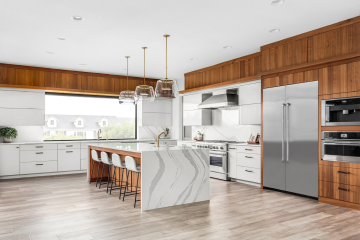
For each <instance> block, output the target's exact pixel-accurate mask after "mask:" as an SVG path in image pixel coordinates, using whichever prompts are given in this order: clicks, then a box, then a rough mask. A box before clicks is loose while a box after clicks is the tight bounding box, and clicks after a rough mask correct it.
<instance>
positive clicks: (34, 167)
mask: <svg viewBox="0 0 360 240" xmlns="http://www.w3.org/2000/svg"><path fill="white" fill-rule="evenodd" d="M49 172H57V161H47V162H26V163H20V174H34V173H49Z"/></svg>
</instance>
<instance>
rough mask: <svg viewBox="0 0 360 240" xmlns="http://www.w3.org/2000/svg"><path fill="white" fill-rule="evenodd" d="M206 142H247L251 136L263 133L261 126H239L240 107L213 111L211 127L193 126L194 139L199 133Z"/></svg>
mask: <svg viewBox="0 0 360 240" xmlns="http://www.w3.org/2000/svg"><path fill="white" fill-rule="evenodd" d="M198 131H199V132H200V133H202V134H203V139H204V140H228V141H247V140H248V139H249V137H250V135H251V134H257V133H259V134H260V132H261V125H239V107H233V108H229V109H214V110H212V125H211V126H193V127H192V138H194V136H196V134H197V132H198Z"/></svg>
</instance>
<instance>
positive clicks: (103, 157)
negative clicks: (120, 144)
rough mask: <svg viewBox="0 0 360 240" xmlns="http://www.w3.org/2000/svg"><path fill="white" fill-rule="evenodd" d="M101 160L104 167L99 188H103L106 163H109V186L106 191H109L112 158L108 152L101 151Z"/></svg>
mask: <svg viewBox="0 0 360 240" xmlns="http://www.w3.org/2000/svg"><path fill="white" fill-rule="evenodd" d="M101 161H102V163H103V168H102V172H101V179H100V186H99V189H100V188H101V184H102V183H101V182H102V177H103V174H104V166H105V164H107V165H108V181H107V188H106V192H108V191H109V181H110V167H111V166H112V165H113V164H112V160H111V158H109V156H108V154H107V153H106V152H101Z"/></svg>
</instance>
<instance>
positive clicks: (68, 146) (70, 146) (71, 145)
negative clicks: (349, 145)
mask: <svg viewBox="0 0 360 240" xmlns="http://www.w3.org/2000/svg"><path fill="white" fill-rule="evenodd" d="M73 148H80V143H59V144H58V149H73Z"/></svg>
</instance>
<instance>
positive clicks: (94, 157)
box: [91, 149, 99, 161]
mask: <svg viewBox="0 0 360 240" xmlns="http://www.w3.org/2000/svg"><path fill="white" fill-rule="evenodd" d="M91 157H92V159H93V160H94V161H99V157H98V153H97V151H95V150H94V149H93V150H91Z"/></svg>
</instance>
